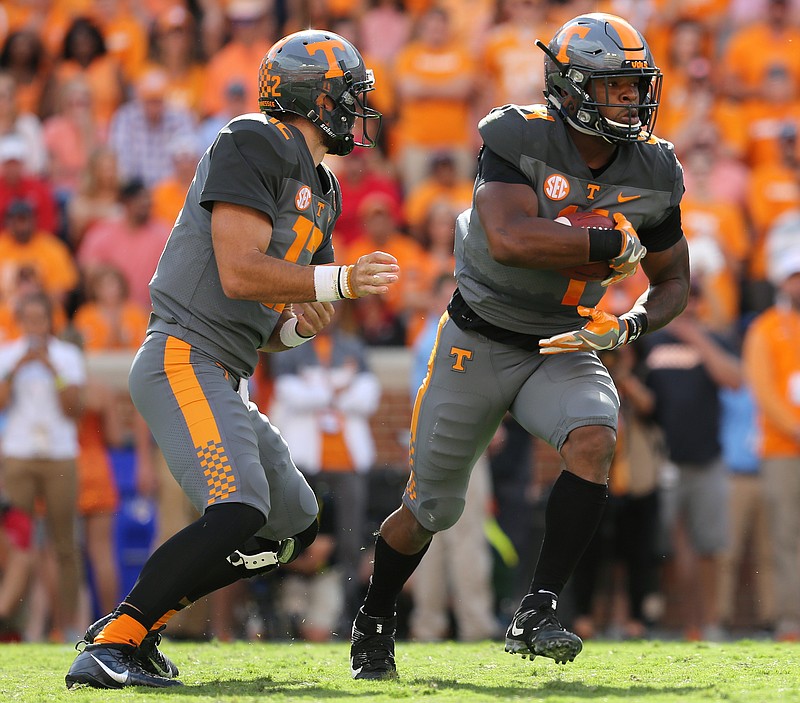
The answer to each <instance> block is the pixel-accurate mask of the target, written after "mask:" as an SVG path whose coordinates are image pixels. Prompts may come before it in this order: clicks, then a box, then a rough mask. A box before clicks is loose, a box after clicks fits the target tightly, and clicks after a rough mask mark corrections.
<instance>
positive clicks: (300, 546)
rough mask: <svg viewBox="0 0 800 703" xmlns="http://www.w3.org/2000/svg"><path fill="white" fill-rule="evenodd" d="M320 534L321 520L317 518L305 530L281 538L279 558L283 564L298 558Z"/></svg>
mask: <svg viewBox="0 0 800 703" xmlns="http://www.w3.org/2000/svg"><path fill="white" fill-rule="evenodd" d="M318 534H319V522H318V521H317V520H316V519H315V520H314V521H313V522H312V523H311V524H310V525H309V526H308V527H306V529H305V530H303V531H302V532H298V533H297V534H296V535H294V537H289V538H287V539H284V540H281V546H280V551H279V552H278V560H279V561H280V563H281V564H288V563H289V562H291V561H294V560H295V559H297V557H299V556H300V554H301V553H302V552H303V550H304V549H306V548H307V547H308V546H309V545H311V544H312V543H313V541H314V540H315V539H316V538H317V535H318Z"/></svg>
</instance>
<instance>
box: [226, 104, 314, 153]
mask: <svg viewBox="0 0 800 703" xmlns="http://www.w3.org/2000/svg"><path fill="white" fill-rule="evenodd" d="M227 129H229V130H230V132H231V133H233V135H234V140H236V141H237V142H238V139H236V137H237V133H242V136H244V133H248V134H247V136H245V139H248V138H249V137H250V135H251V134H252V135H253V136H257V137H258V138H259V141H261V142H263V146H264V149H265V152H266V154H268V155H274V156H276V157H277V158H279V159H282V160H284V161H286V162H288V163H289V164H291V165H293V166H294V165H297V164H299V163H300V155H299V152H298V149H299V147H300V144H301V143H302V142H300V140H298V139H297V138H296V137H295V134H294V132H293V131H292V129H291V128H290V127H289V125H286V124H284V123H283V122H281V121H280V120H278V119H276V118H275V117H270V116H268V115H264V114H262V113H260V112H253V113H249V114H247V115H241V116H239V117H236V118H234V119H233V120H231V121H230V122H229V123H228V126H227Z"/></svg>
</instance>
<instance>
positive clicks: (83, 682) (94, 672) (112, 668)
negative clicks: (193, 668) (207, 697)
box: [64, 644, 183, 689]
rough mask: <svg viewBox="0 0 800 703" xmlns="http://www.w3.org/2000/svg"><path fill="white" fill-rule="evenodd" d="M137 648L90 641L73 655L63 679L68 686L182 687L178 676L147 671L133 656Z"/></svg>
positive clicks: (128, 645)
mask: <svg viewBox="0 0 800 703" xmlns="http://www.w3.org/2000/svg"><path fill="white" fill-rule="evenodd" d="M135 652H136V647H134V646H133V645H130V644H89V645H86V647H84V648H83V651H81V653H80V654H78V656H77V657H75V661H73V662H72V666H71V667H70V668H69V671H68V672H67V675H66V676H65V677H64V681H65V682H66V684H67V688H70V689H71V688H74V687H76V686H91V687H92V688H125V687H126V686H151V687H153V688H167V687H169V686H182V685H183V684H182V683H181V682H180V681H178V679H168V678H166V677H165V676H156V675H154V674H151V673H150V672H149V671H146V670H145V669H144V668H143V667H142V665H141V664H140V663H139V661H138V660H137V659H136V657H135Z"/></svg>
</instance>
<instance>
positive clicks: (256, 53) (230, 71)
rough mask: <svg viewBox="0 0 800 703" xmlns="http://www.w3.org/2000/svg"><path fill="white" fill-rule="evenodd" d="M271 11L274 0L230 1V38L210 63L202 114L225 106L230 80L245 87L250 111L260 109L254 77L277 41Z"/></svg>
mask: <svg viewBox="0 0 800 703" xmlns="http://www.w3.org/2000/svg"><path fill="white" fill-rule="evenodd" d="M272 10H273V2H272V0H230V2H228V4H227V8H226V16H227V18H228V22H229V24H230V41H229V42H228V43H227V44H226V45H225V46H223V47H222V48H221V49H220V50H219V51H217V52H216V53H215V54H214V55H213V56H212V57H211V59H210V61H209V63H208V72H207V80H206V85H205V96H204V98H205V99H204V103H203V111H202V114H203V116H206V117H207V116H209V115H214V114H216V113H218V112H219V111H220V110H221V109H222V95H223V92H224V90H225V87H226V86H227V85H229V84H230V83H231V81H236V82H238V83H240V84H241V85H242V86H244V89H245V107H246V109H247V111H248V112H256V111H257V110H258V95H257V94H256V90H257V88H258V86H257V85H256V83H255V81H253V80H251V76H253V75H255V74H256V73H257V72H258V67H259V66H260V65H261V59H263V58H264V55H265V54H266V53H267V51H268V50H269V48H270V46H271V45H272V43H273V42H274V40H275V33H276V28H275V26H274V23H275V18H274V12H273V11H272Z"/></svg>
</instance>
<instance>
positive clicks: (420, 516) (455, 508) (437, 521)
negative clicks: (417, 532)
mask: <svg viewBox="0 0 800 703" xmlns="http://www.w3.org/2000/svg"><path fill="white" fill-rule="evenodd" d="M463 512H464V499H463V498H431V499H430V500H426V501H424V502H423V503H422V504H421V505H420V506H419V510H417V512H416V514H415V517H416V518H417V521H418V522H419V524H420V525H422V526H423V527H424V528H425V529H426V530H430V531H431V532H442V531H443V530H447V529H449V528H451V527H452V526H453V525H455V524H456V523H457V522H458V518H460V517H461V513H463Z"/></svg>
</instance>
